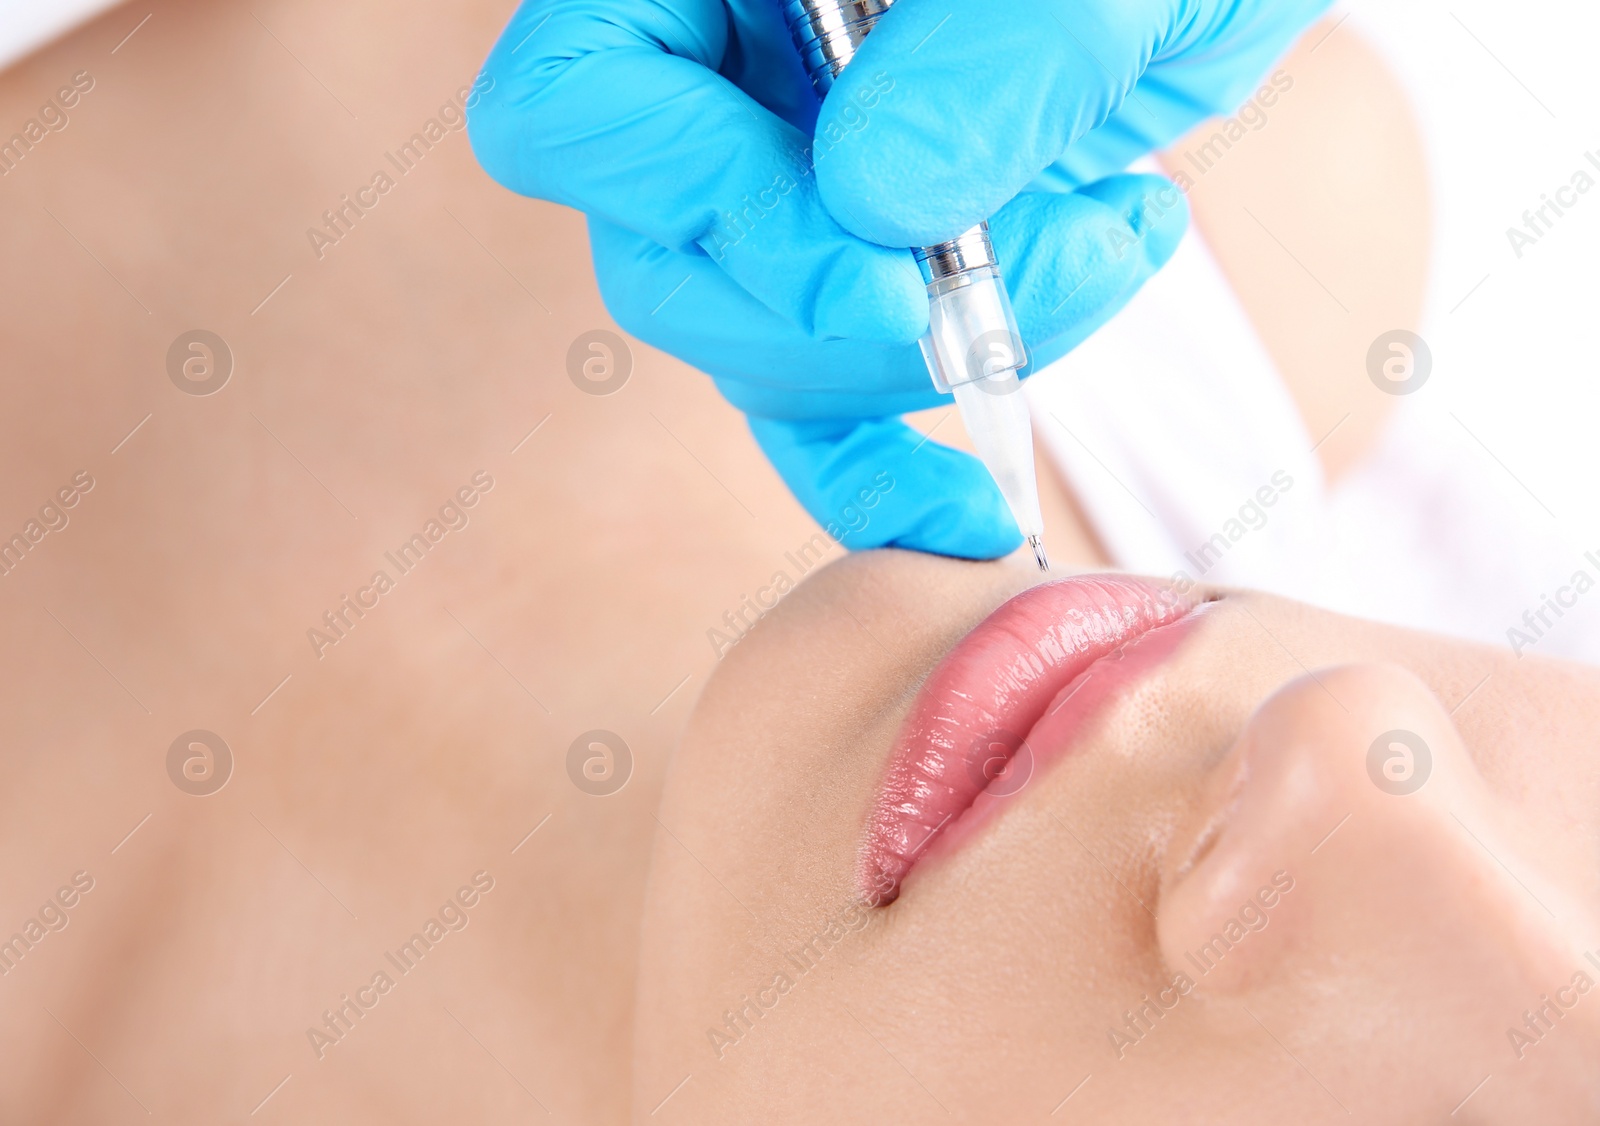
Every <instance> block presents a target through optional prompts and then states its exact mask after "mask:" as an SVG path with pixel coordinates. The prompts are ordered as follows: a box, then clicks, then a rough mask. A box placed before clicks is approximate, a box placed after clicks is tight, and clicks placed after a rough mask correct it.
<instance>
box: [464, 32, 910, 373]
mask: <svg viewBox="0 0 1600 1126" xmlns="http://www.w3.org/2000/svg"><path fill="white" fill-rule="evenodd" d="M769 16H770V18H771V19H773V20H775V21H776V20H778V19H779V16H778V14H777V9H776V6H775V5H774V6H773V9H772V12H771V13H770V14H769ZM728 27H729V18H728V11H727V9H726V8H725V7H724V5H723V4H722V3H721V2H720V0H566V2H564V3H561V4H559V5H551V4H548V3H543V2H533V0H530V2H528V3H524V4H523V5H522V6H521V7H520V8H518V9H517V12H516V14H515V15H514V16H512V18H511V22H510V23H509V24H508V25H507V27H506V29H505V31H504V32H503V33H502V35H501V38H500V40H499V42H498V43H496V44H495V47H494V49H493V51H492V52H491V53H490V55H489V59H488V62H487V63H486V64H485V66H484V71H485V75H484V78H483V79H482V81H481V82H480V86H481V87H486V88H484V89H482V90H481V91H480V94H479V96H478V99H477V101H476V103H475V104H474V105H473V107H472V108H471V109H470V110H469V111H468V130H469V135H470V137H471V139H472V146H473V151H474V152H475V153H476V154H477V157H478V160H479V161H480V163H482V164H483V166H484V168H485V169H486V170H487V171H488V172H489V174H490V175H491V176H493V177H494V178H495V179H496V180H498V181H500V182H501V183H502V184H505V185H506V186H507V187H509V188H511V189H512V190H514V191H518V192H521V193H523V194H525V195H534V196H538V197H540V198H542V199H549V200H553V201H555V202H557V203H563V204H566V205H567V206H570V207H575V208H578V209H579V210H582V211H585V212H588V213H590V214H592V215H598V216H601V217H603V218H605V219H607V220H609V221H611V222H613V223H617V224H620V225H622V226H624V227H627V228H629V229H630V230H633V231H636V232H638V233H639V234H642V235H644V236H646V237H647V238H650V239H652V240H653V241H655V242H656V243H659V244H661V245H662V246H666V247H669V248H672V249H674V250H679V251H684V252H687V253H691V254H695V255H699V256H701V257H702V258H704V260H706V261H708V262H715V263H716V264H717V265H718V266H719V267H720V268H721V269H722V270H723V271H725V272H726V274H727V275H728V276H729V277H731V278H732V279H733V280H734V281H736V282H737V283H738V284H739V285H741V286H742V287H744V288H745V289H747V290H748V291H749V292H750V293H751V294H752V295H754V296H755V297H756V299H757V300H759V301H760V302H761V303H763V304H764V305H766V306H767V307H768V308H770V309H772V310H773V311H774V312H776V313H778V314H779V315H780V316H782V317H784V318H785V319H787V320H789V321H791V322H793V323H794V324H796V325H798V326H799V327H800V328H801V330H802V331H804V332H806V333H808V334H813V335H824V336H826V335H837V336H852V337H857V338H861V339H868V340H883V341H889V342H900V343H908V342H911V341H914V340H915V339H916V337H917V336H918V335H919V334H920V333H921V332H922V330H923V329H924V328H925V327H926V325H927V301H926V299H925V298H924V296H923V292H922V284H921V279H920V276H919V274H918V272H917V268H916V264H915V262H914V260H913V259H912V257H911V255H910V254H909V253H908V252H907V251H904V250H896V249H889V248H887V247H883V246H876V245H873V244H871V243H868V242H865V241H863V240H861V239H860V238H857V237H855V236H853V235H851V234H849V233H848V232H846V231H845V230H844V229H843V228H841V227H840V226H839V225H838V223H837V222H835V220H834V219H833V217H832V216H831V215H830V214H829V212H828V211H827V209H826V208H824V207H823V206H822V203H821V199H820V197H819V195H818V193H817V186H816V179H815V177H814V176H813V175H812V172H811V160H810V156H809V152H808V149H809V144H810V138H809V137H807V136H806V134H805V133H803V132H802V131H801V130H799V129H797V128H795V126H793V125H791V124H790V123H789V122H787V121H785V120H784V119H783V118H782V117H780V116H779V115H778V114H777V113H775V112H773V110H772V109H769V108H768V107H767V106H764V105H762V104H761V103H760V102H758V101H756V100H755V99H753V98H751V97H750V96H749V95H747V94H746V93H744V92H743V91H742V90H740V89H739V88H738V87H736V86H734V85H733V84H732V83H731V82H729V81H728V80H727V79H725V78H723V77H721V76H720V75H719V74H718V73H717V68H718V66H719V65H721V63H722V61H723V56H724V54H725V53H726V52H727V51H728V49H729V44H728V35H729V32H728ZM791 69H792V70H793V76H792V77H794V79H795V81H796V82H803V81H804V79H803V77H801V76H800V74H799V70H798V64H797V63H792V64H791ZM797 89H798V87H797ZM807 93H809V92H808V91H807Z"/></svg>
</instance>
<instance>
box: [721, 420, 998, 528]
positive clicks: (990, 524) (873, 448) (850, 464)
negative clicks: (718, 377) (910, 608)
mask: <svg viewBox="0 0 1600 1126" xmlns="http://www.w3.org/2000/svg"><path fill="white" fill-rule="evenodd" d="M750 430H751V432H752V433H754V434H755V438H756V441H757V443H759V444H760V446H761V448H762V450H763V451H764V452H765V453H766V455H767V458H768V459H769V460H770V461H771V462H772V464H773V467H774V468H776V469H777V471H778V473H779V475H780V476H781V477H782V478H783V479H784V481H785V482H786V483H787V484H788V486H789V489H790V491H791V492H793V493H794V495H795V497H796V499H798V500H799V501H800V503H801V505H802V506H804V508H805V510H806V511H807V512H809V513H810V514H811V517H812V519H814V520H816V521H817V523H819V524H821V525H822V526H823V528H824V530H826V531H827V532H828V534H829V535H831V536H833V538H835V539H837V540H839V541H840V542H841V543H843V544H844V545H845V546H846V547H848V548H850V549H852V550H863V549H866V548H870V547H901V548H906V549H908V550H912V551H924V552H931V553H933V554H935V555H953V556H955V557H957V558H960V559H997V558H999V557H1000V556H1002V555H1009V554H1010V553H1011V552H1013V551H1015V550H1016V549H1017V548H1018V547H1020V546H1021V545H1022V536H1021V534H1020V533H1019V532H1018V531H1017V525H1016V521H1015V520H1013V519H1012V517H1011V512H1010V510H1009V509H1007V508H1006V503H1005V500H1004V498H1002V497H1001V495H1000V490H999V489H998V488H996V487H995V483H994V481H993V479H992V478H990V476H989V472H988V470H986V469H985V468H984V467H983V463H982V462H980V461H978V459H977V458H975V457H972V456H970V455H969V454H965V453H962V452H961V451H959V450H953V449H951V448H949V447H948V446H941V445H939V444H938V443H937V442H934V441H930V440H928V439H926V438H924V437H923V436H922V435H921V434H918V433H917V432H916V431H915V430H913V429H912V428H911V427H909V426H907V425H906V424H905V423H904V422H901V421H900V420H899V419H894V418H887V419H871V420H868V421H865V422H852V421H808V422H793V421H787V420H779V419H767V418H751V419H750Z"/></svg>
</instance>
